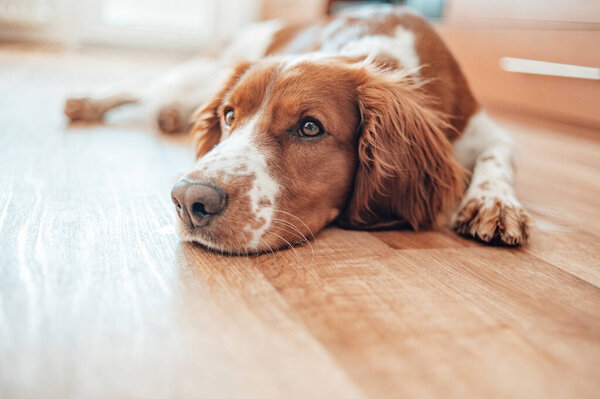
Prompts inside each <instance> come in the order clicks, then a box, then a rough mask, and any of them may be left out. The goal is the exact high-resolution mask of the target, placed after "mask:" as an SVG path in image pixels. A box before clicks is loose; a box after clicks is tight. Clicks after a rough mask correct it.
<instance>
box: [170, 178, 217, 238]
mask: <svg viewBox="0 0 600 399" xmlns="http://www.w3.org/2000/svg"><path fill="white" fill-rule="evenodd" d="M171 199H172V200H173V203H174V204H175V206H176V207H177V213H178V214H179V217H180V218H181V220H182V221H183V222H184V223H187V224H188V225H189V226H190V227H202V226H206V225H207V224H208V222H209V221H210V219H211V218H212V217H213V216H215V215H217V214H219V213H221V212H223V211H224V210H225V208H227V194H226V193H225V192H224V191H223V190H222V189H221V188H219V187H217V186H215V185H214V184H209V183H204V182H194V181H190V180H185V179H183V180H181V181H179V183H177V184H176V185H175V186H174V187H173V189H172V190H171Z"/></svg>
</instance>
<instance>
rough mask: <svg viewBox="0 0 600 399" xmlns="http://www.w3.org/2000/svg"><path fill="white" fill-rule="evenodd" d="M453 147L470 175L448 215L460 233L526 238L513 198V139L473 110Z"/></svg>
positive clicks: (509, 240) (525, 223) (510, 241)
mask: <svg viewBox="0 0 600 399" xmlns="http://www.w3.org/2000/svg"><path fill="white" fill-rule="evenodd" d="M454 150H455V152H456V156H457V158H458V160H459V161H460V162H461V164H462V165H463V166H465V167H466V168H468V169H472V171H473V175H472V178H471V182H470V185H469V188H468V189H467V192H466V193H465V196H464V198H463V200H462V202H461V204H460V207H459V208H458V211H457V212H456V214H455V215H454V217H453V218H452V227H453V228H454V230H456V231H457V232H459V233H461V234H465V235H470V236H473V237H476V238H478V239H481V240H483V241H486V242H493V243H504V244H506V245H520V244H524V243H525V242H527V240H528V239H529V224H530V220H529V216H528V215H527V213H526V212H525V210H524V209H523V207H522V206H521V204H520V203H519V201H518V200H517V197H516V195H515V191H514V188H513V184H514V172H515V170H514V163H515V159H514V157H515V153H514V143H513V140H512V138H510V136H508V135H507V134H506V133H505V132H504V131H502V130H501V129H500V128H499V127H498V126H497V125H496V124H495V123H494V122H492V121H491V120H490V119H489V117H488V116H487V114H486V113H485V112H483V111H479V112H478V113H477V114H475V115H474V116H473V117H472V118H471V120H470V121H469V124H468V126H467V128H466V129H465V131H464V132H463V134H462V136H461V137H460V138H459V139H458V140H457V141H456V142H455V143H454Z"/></svg>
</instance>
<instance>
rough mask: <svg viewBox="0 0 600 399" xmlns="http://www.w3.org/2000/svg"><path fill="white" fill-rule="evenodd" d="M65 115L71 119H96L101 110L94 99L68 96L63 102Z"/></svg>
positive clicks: (101, 113)
mask: <svg viewBox="0 0 600 399" xmlns="http://www.w3.org/2000/svg"><path fill="white" fill-rule="evenodd" d="M65 115H66V116H67V117H68V118H69V119H70V120H72V121H97V120H100V119H101V118H102V115H103V112H102V110H101V107H100V106H99V105H98V102H97V101H96V100H93V99H91V98H87V97H86V98H69V99H68V100H67V101H66V102H65Z"/></svg>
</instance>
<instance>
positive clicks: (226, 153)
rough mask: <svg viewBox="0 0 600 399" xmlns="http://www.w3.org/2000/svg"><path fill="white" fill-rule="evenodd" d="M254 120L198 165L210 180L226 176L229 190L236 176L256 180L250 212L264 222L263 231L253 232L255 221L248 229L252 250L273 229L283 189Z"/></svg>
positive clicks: (236, 131) (254, 230)
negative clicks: (271, 171)
mask: <svg viewBox="0 0 600 399" xmlns="http://www.w3.org/2000/svg"><path fill="white" fill-rule="evenodd" d="M257 119H258V116H256V117H254V118H253V119H252V120H250V121H249V122H248V123H246V124H245V125H244V126H242V127H240V128H238V129H236V130H235V131H233V132H232V133H231V135H230V136H229V137H228V138H227V139H225V140H223V141H222V142H221V143H220V144H219V145H217V146H216V147H215V148H213V149H212V151H210V152H209V153H208V154H206V155H205V156H204V157H202V158H200V159H199V160H198V162H197V163H196V169H200V170H202V171H203V175H204V176H206V178H207V179H210V178H211V177H212V178H216V177H217V176H219V174H221V173H223V172H224V173H225V177H224V179H225V181H224V182H223V184H224V185H225V187H226V186H227V178H228V177H231V176H234V175H248V176H253V177H254V179H253V181H252V187H251V188H250V190H249V192H248V196H249V197H250V208H251V211H252V213H253V215H252V216H253V217H254V218H256V219H258V220H259V221H261V222H263V221H264V222H263V223H262V224H261V226H260V227H258V228H256V229H252V228H251V227H250V224H256V223H257V221H256V220H254V219H252V220H251V221H249V223H248V225H247V226H246V227H245V229H246V230H247V231H249V232H250V233H251V234H252V239H251V240H250V241H249V243H248V248H249V249H256V248H257V247H258V245H259V242H260V239H261V238H262V236H263V235H264V233H265V232H266V231H267V229H268V228H269V226H270V225H271V221H272V218H273V212H274V206H275V198H276V197H277V194H278V192H279V185H278V184H277V183H276V182H275V180H274V179H273V178H272V177H271V176H270V175H269V173H268V170H267V157H268V154H267V152H266V150H265V149H264V148H259V147H258V146H257V144H256V143H255V142H254V140H253V137H254V134H255V133H256V121H257ZM261 201H268V202H269V204H270V205H267V206H261V205H259V203H260V202H261Z"/></svg>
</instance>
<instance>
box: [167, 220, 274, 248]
mask: <svg viewBox="0 0 600 399" xmlns="http://www.w3.org/2000/svg"><path fill="white" fill-rule="evenodd" d="M178 226H179V229H178V230H179V237H180V238H181V240H182V241H185V242H189V243H192V244H195V245H198V246H200V247H202V248H204V249H206V250H208V251H211V252H215V253H219V254H223V255H231V256H244V255H260V254H262V253H265V252H270V251H271V248H268V247H267V248H261V247H260V246H258V247H256V248H251V247H249V246H248V245H247V244H244V243H242V242H236V241H235V240H234V239H232V240H227V242H222V241H220V242H219V241H216V240H213V239H211V238H209V237H208V236H210V230H209V231H206V230H203V229H193V228H190V227H188V226H184V225H183V224H181V223H178Z"/></svg>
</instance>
